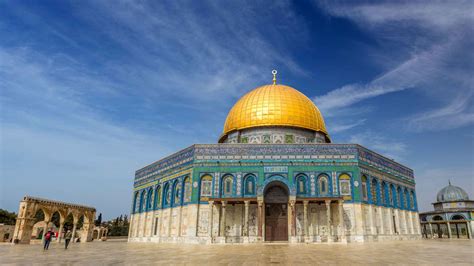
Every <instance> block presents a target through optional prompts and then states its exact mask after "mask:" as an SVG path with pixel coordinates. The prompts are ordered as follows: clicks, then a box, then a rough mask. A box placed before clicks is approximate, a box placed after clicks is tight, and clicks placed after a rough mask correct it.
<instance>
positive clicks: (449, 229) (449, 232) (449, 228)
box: [446, 222, 452, 238]
mask: <svg viewBox="0 0 474 266" xmlns="http://www.w3.org/2000/svg"><path fill="white" fill-rule="evenodd" d="M446 224H447V226H448V237H449V238H452V236H451V224H450V223H449V222H447V223H446Z"/></svg>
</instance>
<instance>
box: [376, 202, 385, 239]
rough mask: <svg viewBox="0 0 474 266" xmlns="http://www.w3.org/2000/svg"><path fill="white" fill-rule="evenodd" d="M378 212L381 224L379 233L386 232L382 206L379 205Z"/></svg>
mask: <svg viewBox="0 0 474 266" xmlns="http://www.w3.org/2000/svg"><path fill="white" fill-rule="evenodd" d="M377 208H378V213H379V217H378V219H379V224H380V230H379V235H383V234H385V228H384V223H383V208H382V207H381V206H378V207H377Z"/></svg>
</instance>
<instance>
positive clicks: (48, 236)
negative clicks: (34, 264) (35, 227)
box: [43, 229, 54, 250]
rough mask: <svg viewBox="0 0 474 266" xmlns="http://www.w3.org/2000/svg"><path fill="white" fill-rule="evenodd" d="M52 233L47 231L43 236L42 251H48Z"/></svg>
mask: <svg viewBox="0 0 474 266" xmlns="http://www.w3.org/2000/svg"><path fill="white" fill-rule="evenodd" d="M53 235H54V232H53V231H52V230H51V229H49V230H48V232H46V233H45V234H44V236H43V237H44V247H43V250H48V249H49V244H50V243H51V240H52V239H53Z"/></svg>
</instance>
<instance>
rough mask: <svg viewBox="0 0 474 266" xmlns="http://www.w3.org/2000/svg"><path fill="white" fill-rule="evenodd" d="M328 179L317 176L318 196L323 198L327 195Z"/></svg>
mask: <svg viewBox="0 0 474 266" xmlns="http://www.w3.org/2000/svg"><path fill="white" fill-rule="evenodd" d="M328 182H329V179H328V176H327V175H325V174H322V175H320V176H318V186H319V195H321V196H325V195H328V194H329V183H328Z"/></svg>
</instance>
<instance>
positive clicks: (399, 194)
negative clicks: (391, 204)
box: [398, 187, 403, 209]
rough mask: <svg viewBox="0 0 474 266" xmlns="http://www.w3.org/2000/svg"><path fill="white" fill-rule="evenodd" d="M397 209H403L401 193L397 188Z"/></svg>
mask: <svg viewBox="0 0 474 266" xmlns="http://www.w3.org/2000/svg"><path fill="white" fill-rule="evenodd" d="M398 208H400V209H403V192H402V189H401V188H400V187H398Z"/></svg>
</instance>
